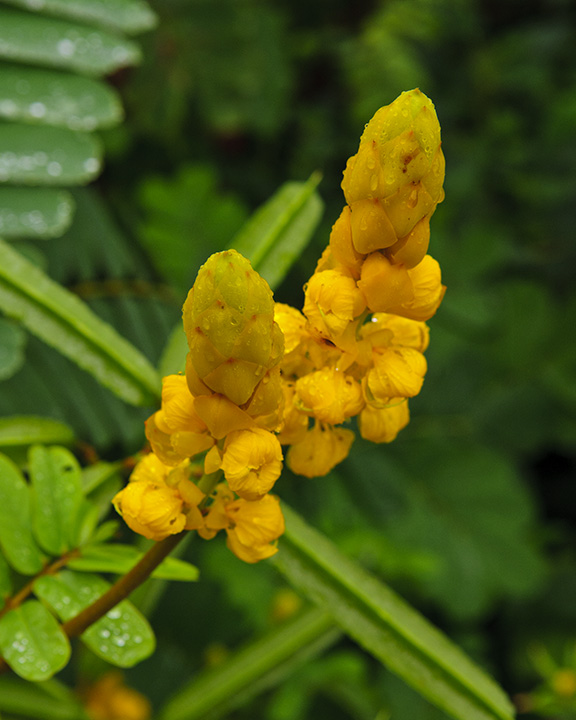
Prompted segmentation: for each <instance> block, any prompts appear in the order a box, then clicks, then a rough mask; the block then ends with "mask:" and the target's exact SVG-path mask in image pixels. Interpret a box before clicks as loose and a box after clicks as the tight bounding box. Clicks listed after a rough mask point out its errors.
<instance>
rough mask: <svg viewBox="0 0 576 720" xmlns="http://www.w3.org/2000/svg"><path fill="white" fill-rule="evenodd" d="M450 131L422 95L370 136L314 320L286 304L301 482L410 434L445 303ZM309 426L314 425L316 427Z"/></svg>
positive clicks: (331, 249)
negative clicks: (440, 217) (440, 256)
mask: <svg viewBox="0 0 576 720" xmlns="http://www.w3.org/2000/svg"><path fill="white" fill-rule="evenodd" d="M443 180H444V156H443V154H442V150H441V147H440V126H439V124H438V119H437V117H436V113H435V111H434V106H433V105H432V103H431V102H430V100H429V99H428V98H427V97H426V96H425V95H423V94H422V93H421V92H420V91H419V90H412V91H410V92H405V93H402V95H401V96H400V97H399V98H398V99H397V100H395V101H394V102H393V103H392V104H391V105H388V106H387V107H383V108H381V109H380V110H379V111H378V112H377V113H376V114H375V116H374V117H373V118H372V120H371V121H370V122H369V123H368V125H366V128H365V130H364V133H363V135H362V137H361V139H360V146H359V148H358V152H357V153H356V155H354V156H353V157H351V158H350V159H349V160H348V163H347V166H346V170H345V171H344V179H343V182H342V188H343V190H344V196H345V198H346V201H347V204H346V205H345V207H344V209H343V210H342V213H341V214H340V217H339V218H338V220H337V221H336V222H335V224H334V226H333V228H332V232H331V235H330V242H329V245H328V247H327V248H326V250H325V251H324V253H323V255H322V257H321V258H320V261H319V262H318V265H317V267H316V270H315V272H314V274H313V275H312V277H311V278H310V280H309V282H308V283H307V285H306V286H305V288H304V290H305V299H304V308H303V314H301V313H299V312H298V311H297V310H295V309H294V308H291V307H289V306H286V305H282V304H277V305H276V321H277V322H278V324H279V325H280V327H281V328H282V330H283V332H284V335H285V338H286V353H285V357H284V360H283V362H282V365H281V370H282V376H283V379H284V382H285V383H286V386H287V387H286V389H285V393H286V407H287V409H286V410H285V414H284V427H283V429H282V431H281V432H280V436H279V437H280V440H281V442H282V443H286V444H290V445H291V447H290V449H289V451H288V454H287V462H288V465H289V466H290V467H291V469H292V470H293V471H294V472H295V473H297V474H300V475H306V476H308V477H314V476H318V475H325V474H326V473H327V472H329V471H330V470H331V469H332V468H333V467H334V466H335V465H336V464H337V463H339V462H340V461H341V460H343V459H344V458H345V457H346V455H347V454H348V452H349V450H350V446H351V444H352V441H353V439H354V435H353V433H352V431H351V430H348V429H345V428H341V427H337V426H339V425H341V424H342V423H343V422H345V421H347V420H348V419H349V418H351V417H355V416H357V417H358V426H359V429H360V433H361V435H362V436H363V437H364V438H366V439H368V440H371V441H373V442H378V443H381V442H390V441H391V440H393V439H394V438H395V437H396V435H397V434H398V432H399V431H400V430H401V429H402V428H403V427H404V426H405V425H406V424H407V423H408V421H409V412H408V402H407V398H410V397H414V395H416V394H417V393H418V392H419V391H420V389H421V387H422V383H423V380H424V375H425V373H426V360H425V358H424V355H423V353H424V351H425V349H426V347H427V345H428V328H427V326H426V325H425V322H424V321H425V320H428V319H429V318H430V317H432V315H434V313H435V312H436V310H437V308H438V306H439V305H440V302H441V301H442V297H443V295H444V290H445V288H444V286H443V285H442V283H441V278H440V267H439V265H438V263H437V262H436V260H434V259H433V258H432V257H430V255H427V254H426V253H427V250H428V243H429V239H430V217H431V216H432V213H433V212H434V210H435V209H436V205H437V204H438V203H439V202H441V201H442V200H443V198H444V191H443V189H442V184H443ZM309 418H312V419H313V421H314V423H313V425H312V427H310V426H309Z"/></svg>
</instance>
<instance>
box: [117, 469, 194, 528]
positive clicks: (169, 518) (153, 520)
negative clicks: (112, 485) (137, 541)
mask: <svg viewBox="0 0 576 720" xmlns="http://www.w3.org/2000/svg"><path fill="white" fill-rule="evenodd" d="M112 503H113V504H114V507H115V508H116V510H117V512H119V513H120V515H122V517H123V518H124V521H125V522H126V524H127V525H128V527H130V528H131V529H132V530H134V532H137V533H139V534H140V535H144V537H146V538H148V539H149V540H164V538H166V537H168V535H174V534H175V533H179V532H181V531H182V530H184V526H185V525H186V515H185V514H184V512H183V510H182V506H183V500H182V498H181V497H180V494H179V493H178V490H176V489H175V488H172V487H168V485H166V484H165V483H162V484H161V483H156V482H153V481H146V480H140V481H138V482H131V483H128V485H127V486H126V487H125V488H124V489H123V490H121V491H120V492H119V493H117V494H116V495H115V497H114V498H113V500H112Z"/></svg>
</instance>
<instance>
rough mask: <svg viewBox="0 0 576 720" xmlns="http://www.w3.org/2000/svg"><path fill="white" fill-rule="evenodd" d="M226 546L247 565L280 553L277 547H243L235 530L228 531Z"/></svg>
mask: <svg viewBox="0 0 576 720" xmlns="http://www.w3.org/2000/svg"><path fill="white" fill-rule="evenodd" d="M226 535H227V538H226V545H227V546H228V549H229V550H231V551H232V552H233V553H234V555H236V557H237V558H239V559H240V560H243V561H244V562H247V563H257V562H260V560H265V559H266V558H269V557H272V555H275V554H276V553H277V552H278V548H277V547H276V546H275V545H257V546H251V545H243V544H242V543H241V542H240V540H239V539H238V534H237V533H236V531H235V530H234V529H229V530H226Z"/></svg>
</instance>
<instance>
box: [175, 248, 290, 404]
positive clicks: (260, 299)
mask: <svg viewBox="0 0 576 720" xmlns="http://www.w3.org/2000/svg"><path fill="white" fill-rule="evenodd" d="M183 318H184V332H185V333H186V337H187V339H188V346H189V348H190V352H189V363H190V365H191V367H192V369H193V371H194V372H193V373H192V372H190V373H188V372H187V376H188V375H190V378H189V382H190V379H191V378H192V377H193V376H194V377H193V379H194V382H193V385H194V387H193V388H191V389H192V392H195V391H196V392H197V391H198V388H197V385H198V382H200V383H202V384H203V385H205V386H206V387H208V388H209V389H210V390H212V391H214V392H217V393H221V394H223V395H226V397H228V398H229V399H230V400H232V402H234V403H235V404H237V405H242V404H243V403H245V402H247V401H248V399H249V398H250V396H251V395H252V393H253V392H254V389H255V388H256V385H257V384H258V383H259V382H260V380H261V379H262V378H263V377H264V375H265V374H266V372H267V371H268V370H269V369H270V368H272V367H274V365H276V364H277V363H278V362H279V361H280V359H281V358H282V353H283V337H282V333H281V331H280V329H279V327H278V326H277V325H276V324H275V323H274V301H273V299H272V291H271V290H270V288H269V287H268V283H267V282H266V281H265V280H264V279H263V278H261V277H260V276H259V275H258V273H257V272H255V271H254V270H253V269H252V266H251V265H250V263H249V261H248V260H246V258H244V257H242V255H240V253H238V252H236V251H235V250H227V251H225V252H221V253H216V254H214V255H212V256H211V257H210V258H209V259H208V260H207V262H206V263H205V264H204V265H203V266H202V267H201V268H200V271H199V272H198V277H197V278H196V282H195V283H194V287H193V288H192V289H191V290H190V292H189V293H188V297H187V298H186V302H185V303H184V308H183Z"/></svg>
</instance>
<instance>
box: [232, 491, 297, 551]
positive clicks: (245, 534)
mask: <svg viewBox="0 0 576 720" xmlns="http://www.w3.org/2000/svg"><path fill="white" fill-rule="evenodd" d="M226 514H227V515H228V517H229V518H230V522H231V523H232V525H233V526H234V529H235V532H236V536H237V538H238V540H239V541H240V542H241V543H242V544H243V545H247V546H249V547H258V546H260V545H267V544H268V543H271V542H273V541H274V540H277V539H278V538H279V537H280V535H282V533H283V532H284V516H283V515H282V510H281V509H280V501H279V500H278V498H277V497H274V496H273V495H264V497H263V498H262V499H261V500H256V501H254V502H249V501H247V500H243V499H240V500H236V501H235V502H233V503H230V504H229V505H227V506H226Z"/></svg>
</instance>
